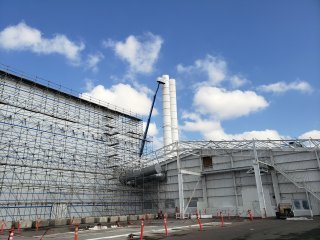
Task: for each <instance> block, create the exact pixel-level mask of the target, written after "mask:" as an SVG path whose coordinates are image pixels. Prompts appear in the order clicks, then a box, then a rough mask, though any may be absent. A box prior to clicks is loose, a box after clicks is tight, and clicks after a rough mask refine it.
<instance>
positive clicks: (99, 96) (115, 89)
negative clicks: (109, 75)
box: [80, 83, 157, 116]
mask: <svg viewBox="0 0 320 240" xmlns="http://www.w3.org/2000/svg"><path fill="white" fill-rule="evenodd" d="M89 86H90V87H91V88H92V85H89ZM80 97H82V98H85V99H89V98H90V97H92V98H94V99H96V100H101V101H104V102H107V103H110V104H112V105H115V106H117V107H120V108H124V109H126V110H129V111H132V112H134V113H137V114H140V115H145V116H146V115H148V114H149V111H150V107H151V103H152V101H151V99H150V98H149V97H148V95H147V94H146V92H145V91H144V90H142V91H141V90H140V91H139V90H137V89H135V88H133V87H132V86H130V85H128V84H123V83H119V84H116V85H113V86H112V87H111V88H110V89H108V88H105V87H104V86H102V85H98V86H95V87H93V88H92V89H91V90H90V91H88V92H85V93H83V94H81V96H80ZM156 113H157V110H156V109H154V114H156Z"/></svg>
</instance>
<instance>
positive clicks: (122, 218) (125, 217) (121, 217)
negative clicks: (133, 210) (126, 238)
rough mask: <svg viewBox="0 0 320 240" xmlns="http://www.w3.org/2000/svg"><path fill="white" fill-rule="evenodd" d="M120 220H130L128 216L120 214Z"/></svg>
mask: <svg viewBox="0 0 320 240" xmlns="http://www.w3.org/2000/svg"><path fill="white" fill-rule="evenodd" d="M119 221H120V222H126V221H128V216H119Z"/></svg>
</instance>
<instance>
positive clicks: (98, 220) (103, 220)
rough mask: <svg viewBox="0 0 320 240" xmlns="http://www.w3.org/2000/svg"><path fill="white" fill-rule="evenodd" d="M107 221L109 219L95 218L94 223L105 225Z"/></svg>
mask: <svg viewBox="0 0 320 240" xmlns="http://www.w3.org/2000/svg"><path fill="white" fill-rule="evenodd" d="M108 221H109V217H96V218H95V222H96V223H107V222H108Z"/></svg>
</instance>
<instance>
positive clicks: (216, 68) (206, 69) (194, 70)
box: [177, 55, 227, 86]
mask: <svg viewBox="0 0 320 240" xmlns="http://www.w3.org/2000/svg"><path fill="white" fill-rule="evenodd" d="M177 71H178V73H187V74H196V75H197V74H199V73H202V74H205V75H206V76H207V81H208V82H209V83H210V84H212V85H214V86H216V85H219V84H220V83H221V82H222V81H224V80H226V77H227V63H226V62H225V61H224V60H223V59H221V58H218V57H214V56H212V55H207V56H206V57H205V58H204V59H198V60H196V61H195V62H194V64H193V65H191V66H186V67H185V66H183V65H182V64H178V65H177Z"/></svg>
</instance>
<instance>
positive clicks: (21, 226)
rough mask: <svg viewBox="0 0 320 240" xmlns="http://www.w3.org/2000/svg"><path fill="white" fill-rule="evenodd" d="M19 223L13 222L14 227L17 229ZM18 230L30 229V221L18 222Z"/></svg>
mask: <svg viewBox="0 0 320 240" xmlns="http://www.w3.org/2000/svg"><path fill="white" fill-rule="evenodd" d="M18 225H19V222H18V221H16V222H14V227H15V228H18ZM20 228H21V229H26V228H32V220H21V221H20Z"/></svg>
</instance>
